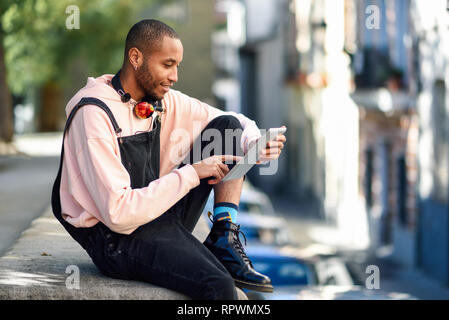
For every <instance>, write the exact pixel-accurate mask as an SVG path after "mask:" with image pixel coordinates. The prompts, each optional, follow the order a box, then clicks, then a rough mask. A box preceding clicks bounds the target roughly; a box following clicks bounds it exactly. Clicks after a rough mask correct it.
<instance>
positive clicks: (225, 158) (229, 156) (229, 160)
mask: <svg viewBox="0 0 449 320" xmlns="http://www.w3.org/2000/svg"><path fill="white" fill-rule="evenodd" d="M217 157H219V158H220V160H221V162H224V163H232V162H233V161H240V160H241V159H242V157H240V156H234V155H232V154H224V155H221V156H217Z"/></svg>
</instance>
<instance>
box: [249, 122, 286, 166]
mask: <svg viewBox="0 0 449 320" xmlns="http://www.w3.org/2000/svg"><path fill="white" fill-rule="evenodd" d="M282 128H285V126H282ZM286 141H287V138H286V137H285V135H284V134H278V135H277V136H276V138H274V140H272V141H268V142H267V145H266V147H265V148H264V149H262V150H260V153H259V161H257V162H256V164H261V163H264V162H267V161H270V160H276V159H277V158H279V156H280V155H281V152H282V149H283V148H284V143H285V142H286Z"/></svg>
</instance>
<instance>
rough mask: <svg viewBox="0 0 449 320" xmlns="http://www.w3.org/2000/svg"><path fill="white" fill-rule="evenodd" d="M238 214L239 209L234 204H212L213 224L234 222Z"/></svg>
mask: <svg viewBox="0 0 449 320" xmlns="http://www.w3.org/2000/svg"><path fill="white" fill-rule="evenodd" d="M238 212H239V207H238V206H237V205H236V204H234V203H230V202H217V203H216V204H214V222H215V221H223V220H228V221H231V222H235V221H236V219H237V214H238Z"/></svg>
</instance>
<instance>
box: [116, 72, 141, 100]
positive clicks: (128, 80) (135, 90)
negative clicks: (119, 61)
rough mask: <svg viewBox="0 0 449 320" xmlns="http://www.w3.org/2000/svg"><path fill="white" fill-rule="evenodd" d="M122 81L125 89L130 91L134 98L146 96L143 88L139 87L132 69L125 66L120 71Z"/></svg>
mask: <svg viewBox="0 0 449 320" xmlns="http://www.w3.org/2000/svg"><path fill="white" fill-rule="evenodd" d="M120 82H121V84H122V87H123V90H124V91H125V92H128V93H129V94H130V95H131V98H132V99H133V100H135V101H140V100H142V99H143V97H144V96H145V93H144V92H143V90H141V89H139V86H138V85H137V82H136V79H135V77H134V75H133V74H132V71H131V70H127V69H126V68H125V67H123V68H122V70H121V71H120Z"/></svg>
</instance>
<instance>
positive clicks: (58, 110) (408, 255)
mask: <svg viewBox="0 0 449 320" xmlns="http://www.w3.org/2000/svg"><path fill="white" fill-rule="evenodd" d="M69 2H70V1H58V2H57V3H58V5H54V4H53V2H52V1H49V0H40V1H30V0H24V1H12V0H11V1H6V2H3V1H2V4H1V5H0V22H1V24H0V26H1V28H0V30H1V32H0V121H1V122H0V128H1V131H0V132H1V139H2V140H3V141H6V142H9V141H11V140H12V132H11V130H12V128H13V127H14V128H15V133H16V134H22V133H26V132H35V131H57V130H60V129H61V128H62V126H63V124H64V119H65V118H64V117H65V115H64V106H65V103H66V101H67V100H68V98H69V97H70V96H71V95H73V93H74V92H76V91H77V90H78V89H79V88H80V87H81V86H83V85H84V83H85V81H86V78H87V76H98V75H101V74H103V73H115V72H116V71H117V70H118V68H119V66H120V65H121V61H122V59H123V41H124V38H125V36H126V32H127V31H128V29H129V26H130V25H132V24H133V23H134V22H136V21H138V20H140V19H141V18H158V19H161V20H163V21H165V22H167V23H168V24H169V25H171V26H173V27H174V28H175V29H176V30H177V31H178V32H179V34H180V36H181V38H182V40H183V44H184V50H185V55H184V61H183V63H182V65H181V68H180V80H179V83H178V84H177V85H176V89H178V90H181V91H183V92H185V93H186V94H189V95H191V96H194V97H197V98H199V99H201V100H203V101H206V102H208V103H210V104H212V105H215V106H217V107H219V108H221V109H224V110H232V111H236V112H241V113H244V114H245V115H247V116H248V117H250V118H252V119H254V120H255V121H256V122H257V124H258V125H259V127H260V128H261V129H262V128H263V129H267V128H270V127H279V126H281V125H284V124H285V125H286V126H287V127H288V131H287V139H288V142H287V147H286V148H285V149H284V151H283V154H282V156H281V157H280V159H279V162H278V164H277V171H276V174H275V175H260V174H259V171H257V170H252V171H251V172H250V174H249V179H250V180H251V181H252V182H253V184H255V185H256V186H257V187H259V188H260V189H262V190H264V191H266V192H267V193H268V194H269V195H271V196H273V197H282V199H289V201H291V202H292V203H297V204H300V203H310V204H312V206H311V207H312V208H314V210H313V215H314V216H315V218H317V219H322V220H324V221H326V222H327V223H329V224H333V225H335V226H337V227H338V229H339V230H340V231H341V233H340V235H341V237H340V241H341V242H342V243H343V244H344V245H346V246H348V247H352V248H359V249H366V250H372V251H376V250H378V249H382V248H388V249H389V250H390V251H391V256H392V258H393V259H395V260H396V261H397V262H398V263H401V264H404V265H407V266H412V267H418V268H420V269H422V270H424V271H425V272H427V273H428V274H429V275H431V276H433V277H434V278H435V279H438V281H440V282H441V283H442V284H444V285H446V286H449V199H448V197H449V190H448V183H449V175H448V170H449V158H448V157H449V145H448V140H449V132H448V131H449V130H448V120H449V119H448V107H449V95H448V90H447V88H448V79H449V39H448V37H449V32H448V31H449V30H448V28H449V11H448V1H446V0H432V1H423V0H215V1H204V0H173V1H148V2H146V3H145V4H144V5H142V4H139V5H138V6H137V5H135V6H131V5H130V2H129V1H117V2H116V3H115V4H114V5H113V6H112V7H111V6H109V7H108V6H106V5H105V4H104V3H105V2H102V1H79V6H80V11H81V28H80V30H79V31H76V30H71V31H70V32H68V31H67V30H66V29H65V28H64V23H65V19H66V17H67V15H64V14H60V12H64V8H65V7H66V6H67V5H68V4H69ZM108 3H109V2H108ZM58 10H59V11H58ZM61 10H62V11H61ZM54 11H55V12H56V13H54ZM58 12H59V13H58ZM83 12H89V14H84V13H83ZM25 16H26V17H31V18H27V19H25V21H33V22H30V23H28V24H26V25H23V23H21V21H22V20H23V19H24V18H23V17H25ZM33 17H34V20H33V19H32V18H33ZM55 25H57V26H60V27H58V28H56V29H55V27H54V26H55ZM24 30H25V31H24ZM106 30H107V31H106ZM111 30H113V31H116V32H111ZM77 32H78V33H77ZM42 33H43V34H42ZM107 33H110V35H108V36H106V34H107ZM95 34H101V35H103V34H105V36H104V38H102V39H101V41H100V40H99V38H98V37H97V36H95ZM93 35H94V36H93ZM95 47H97V48H96V49H95V50H94V48H95ZM86 53H88V54H89V55H91V56H93V57H94V58H93V59H90V60H89V59H86V57H87V56H88V55H86ZM43 57H47V59H45V58H43ZM25 70H26V71H27V72H25ZM28 70H29V72H28ZM13 106H14V108H13ZM13 124H14V125H13ZM297 214H298V215H301V214H303V213H302V212H301V211H299V210H298V212H297Z"/></svg>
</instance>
